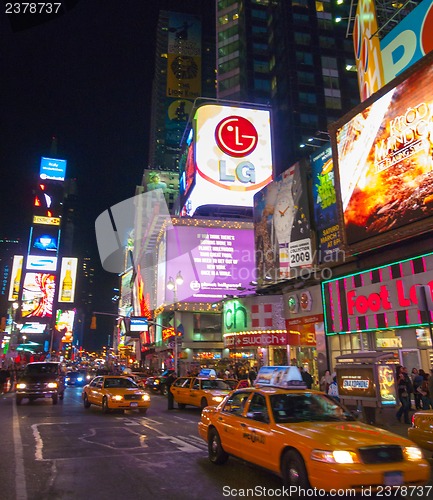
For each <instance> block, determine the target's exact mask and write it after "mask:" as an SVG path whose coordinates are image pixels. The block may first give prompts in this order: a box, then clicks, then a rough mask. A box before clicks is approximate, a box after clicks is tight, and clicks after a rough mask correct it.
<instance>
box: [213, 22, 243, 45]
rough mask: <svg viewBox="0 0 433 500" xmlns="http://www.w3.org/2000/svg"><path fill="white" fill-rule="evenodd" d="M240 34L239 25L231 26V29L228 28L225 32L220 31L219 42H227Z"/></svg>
mask: <svg viewBox="0 0 433 500" xmlns="http://www.w3.org/2000/svg"><path fill="white" fill-rule="evenodd" d="M238 32H239V27H238V26H237V25H235V26H230V28H227V29H226V30H224V31H220V32H219V33H218V41H219V42H223V41H224V40H227V39H228V38H232V37H233V36H236V35H237V34H238Z"/></svg>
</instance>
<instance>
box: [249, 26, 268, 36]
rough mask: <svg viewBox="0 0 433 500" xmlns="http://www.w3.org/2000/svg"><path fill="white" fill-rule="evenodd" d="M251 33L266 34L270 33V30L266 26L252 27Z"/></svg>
mask: <svg viewBox="0 0 433 500" xmlns="http://www.w3.org/2000/svg"><path fill="white" fill-rule="evenodd" d="M251 31H252V33H254V34H256V35H260V34H266V33H267V32H268V28H267V27H266V26H252V27H251Z"/></svg>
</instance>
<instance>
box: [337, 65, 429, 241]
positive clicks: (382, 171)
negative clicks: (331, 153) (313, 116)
mask: <svg viewBox="0 0 433 500" xmlns="http://www.w3.org/2000/svg"><path fill="white" fill-rule="evenodd" d="M432 80H433V66H432V65H431V64H423V65H422V66H421V67H420V68H418V69H417V70H415V71H414V72H412V74H411V75H410V76H409V77H407V78H406V79H403V81H402V82H401V83H399V84H398V85H396V86H395V87H394V88H392V89H391V90H389V91H388V92H387V93H385V94H383V95H382V96H381V97H380V98H379V99H377V100H376V101H374V102H373V103H372V104H370V105H369V106H368V107H366V108H365V109H363V110H362V111H361V112H359V113H358V114H356V115H355V116H354V117H353V118H352V119H350V120H349V121H347V122H346V123H344V125H342V126H341V127H339V128H336V130H335V139H336V149H337V152H338V181H339V184H340V192H341V206H342V212H343V217H344V225H345V229H346V243H347V244H348V245H351V244H355V243H358V242H361V241H363V240H365V239H368V238H370V237H373V236H377V235H380V234H382V233H386V232H387V231H389V230H392V229H397V228H400V227H402V226H406V225H408V224H410V223H413V222H416V221H418V220H420V219H423V218H425V217H428V216H431V215H433V159H432V154H433V87H432V85H431V82H432ZM369 102H370V101H369ZM337 127H338V125H337Z"/></svg>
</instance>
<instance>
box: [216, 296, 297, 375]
mask: <svg viewBox="0 0 433 500" xmlns="http://www.w3.org/2000/svg"><path fill="white" fill-rule="evenodd" d="M223 337H224V347H226V348H228V349H229V351H230V359H232V360H234V361H235V362H242V363H243V364H245V365H249V366H250V367H252V366H257V367H260V366H263V365H287V364H289V358H288V352H287V330H286V326H285V322H284V315H283V297H282V296H281V295H272V296H271V295H269V296H264V297H261V296H250V297H244V298H239V299H230V300H227V301H225V302H224V307H223Z"/></svg>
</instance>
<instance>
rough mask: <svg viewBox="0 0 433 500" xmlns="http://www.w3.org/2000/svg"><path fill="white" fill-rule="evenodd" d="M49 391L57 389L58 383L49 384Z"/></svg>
mask: <svg viewBox="0 0 433 500" xmlns="http://www.w3.org/2000/svg"><path fill="white" fill-rule="evenodd" d="M47 387H48V389H55V388H56V387H57V382H48V384H47Z"/></svg>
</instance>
